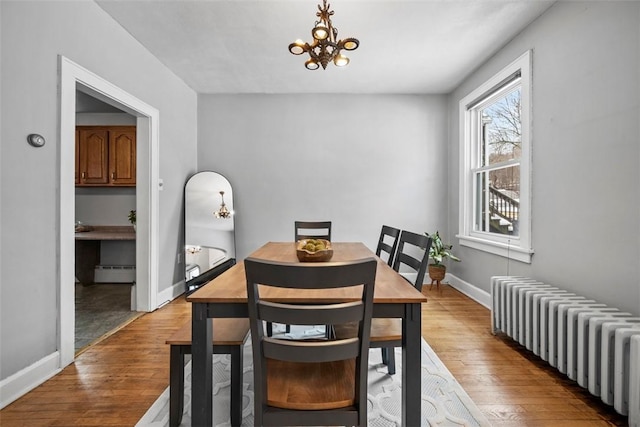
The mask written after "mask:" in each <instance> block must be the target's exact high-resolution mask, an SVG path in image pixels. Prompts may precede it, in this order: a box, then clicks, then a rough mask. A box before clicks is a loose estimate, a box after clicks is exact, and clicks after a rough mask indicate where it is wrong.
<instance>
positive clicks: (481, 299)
mask: <svg viewBox="0 0 640 427" xmlns="http://www.w3.org/2000/svg"><path fill="white" fill-rule="evenodd" d="M445 281H446V282H448V283H449V285H451V287H453V288H455V289H457V290H459V291H460V292H462V293H463V294H465V295H466V296H468V297H469V298H471V299H472V300H474V301H476V302H478V303H479V304H481V305H483V306H485V307H486V308H488V309H491V294H489V293H488V292H486V291H483V290H482V289H480V288H478V287H476V286H474V285H472V284H471V283H469V282H465V281H464V280H462V279H460V278H458V277H456V276H454V275H453V274H450V273H447V275H446V276H445Z"/></svg>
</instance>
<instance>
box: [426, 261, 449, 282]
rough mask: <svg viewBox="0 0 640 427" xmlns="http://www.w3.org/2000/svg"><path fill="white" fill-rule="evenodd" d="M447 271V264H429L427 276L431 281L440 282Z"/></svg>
mask: <svg viewBox="0 0 640 427" xmlns="http://www.w3.org/2000/svg"><path fill="white" fill-rule="evenodd" d="M446 273H447V266H446V265H442V264H438V265H436V264H429V277H430V278H431V281H432V282H433V281H436V282H440V281H441V280H444V275H445V274H446Z"/></svg>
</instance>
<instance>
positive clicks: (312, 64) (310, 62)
mask: <svg viewBox="0 0 640 427" xmlns="http://www.w3.org/2000/svg"><path fill="white" fill-rule="evenodd" d="M304 66H305V67H307V70H317V69H318V68H320V64H318V61H316V60H315V59H307V62H305V63H304Z"/></svg>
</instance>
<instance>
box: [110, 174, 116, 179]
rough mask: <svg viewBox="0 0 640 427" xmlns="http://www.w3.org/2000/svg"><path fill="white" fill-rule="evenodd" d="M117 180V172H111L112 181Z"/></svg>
mask: <svg viewBox="0 0 640 427" xmlns="http://www.w3.org/2000/svg"><path fill="white" fill-rule="evenodd" d="M115 180H116V173H115V172H111V181H115Z"/></svg>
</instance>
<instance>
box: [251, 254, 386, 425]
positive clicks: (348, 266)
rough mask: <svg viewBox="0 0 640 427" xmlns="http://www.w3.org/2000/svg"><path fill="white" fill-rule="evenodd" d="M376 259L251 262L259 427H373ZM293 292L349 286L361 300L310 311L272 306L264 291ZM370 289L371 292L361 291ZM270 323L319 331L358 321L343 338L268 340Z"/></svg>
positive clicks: (281, 304) (306, 307)
mask: <svg viewBox="0 0 640 427" xmlns="http://www.w3.org/2000/svg"><path fill="white" fill-rule="evenodd" d="M376 263H377V261H376V260H375V259H374V258H366V259H362V260H357V261H352V262H328V263H281V262H275V261H266V260H260V259H255V258H247V259H245V261H244V265H245V271H246V278H247V296H248V307H249V320H250V324H251V343H252V345H253V376H254V425H256V426H264V425H269V426H285V425H297V426H302V425H305V426H307V425H344V426H366V425H367V371H368V357H369V333H370V330H371V315H372V312H373V292H374V286H375V276H376ZM259 284H260V285H266V286H270V287H277V288H281V289H282V290H280V291H279V292H283V290H284V292H286V290H287V289H305V290H315V289H318V290H328V289H331V291H332V295H336V294H339V293H340V292H342V291H343V289H346V288H352V289H357V290H359V292H360V295H359V297H358V298H357V299H356V300H351V301H349V302H337V303H331V302H328V303H326V304H322V305H309V304H304V302H303V301H302V302H296V303H294V302H291V303H285V302H277V303H276V302H270V301H267V300H265V299H263V296H262V295H261V292H264V289H259V286H258V285H259ZM360 285H364V286H360ZM264 321H270V322H279V323H285V324H297V325H314V324H323V323H329V322H334V321H339V322H344V323H348V322H355V323H356V324H357V325H358V327H357V334H356V335H355V336H354V337H350V338H348V339H344V340H342V339H341V340H326V339H321V340H317V341H309V340H306V341H293V340H283V339H276V338H271V337H267V336H266V335H265V331H264V326H263V325H264Z"/></svg>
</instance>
